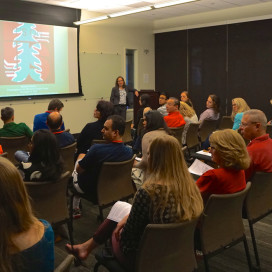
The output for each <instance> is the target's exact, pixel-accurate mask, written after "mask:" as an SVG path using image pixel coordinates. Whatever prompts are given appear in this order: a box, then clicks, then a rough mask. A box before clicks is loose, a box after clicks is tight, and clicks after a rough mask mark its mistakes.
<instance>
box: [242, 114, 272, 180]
mask: <svg viewBox="0 0 272 272" xmlns="http://www.w3.org/2000/svg"><path fill="white" fill-rule="evenodd" d="M266 125H267V119H266V116H265V114H264V113H263V112H262V111H260V110H249V111H245V112H244V115H243V118H242V122H241V126H240V130H241V134H242V136H243V137H244V138H245V139H247V140H250V143H249V144H248V146H247V151H248V153H249V156H250V158H251V164H250V167H249V168H248V169H247V170H246V171H245V172H246V180H250V178H251V177H252V175H253V174H254V173H255V172H257V171H260V172H272V139H271V138H269V135H268V134H266Z"/></svg>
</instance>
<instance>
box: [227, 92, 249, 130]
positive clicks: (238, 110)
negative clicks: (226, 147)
mask: <svg viewBox="0 0 272 272" xmlns="http://www.w3.org/2000/svg"><path fill="white" fill-rule="evenodd" d="M247 110H250V107H249V106H248V104H247V102H246V101H245V100H244V99H243V98H241V97H237V98H233V99H232V113H231V119H232V121H233V127H232V129H233V130H237V129H239V127H240V124H241V120H242V117H243V115H244V112H245V111H247Z"/></svg>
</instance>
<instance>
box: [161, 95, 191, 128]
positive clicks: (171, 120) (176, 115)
mask: <svg viewBox="0 0 272 272" xmlns="http://www.w3.org/2000/svg"><path fill="white" fill-rule="evenodd" d="M166 110H167V112H168V115H167V116H164V121H165V123H166V125H167V126H168V127H170V128H173V127H182V126H184V125H185V124H186V122H185V121H184V119H183V117H182V115H181V114H180V112H179V101H178V99H177V98H175V97H170V98H169V99H168V100H167V104H166Z"/></svg>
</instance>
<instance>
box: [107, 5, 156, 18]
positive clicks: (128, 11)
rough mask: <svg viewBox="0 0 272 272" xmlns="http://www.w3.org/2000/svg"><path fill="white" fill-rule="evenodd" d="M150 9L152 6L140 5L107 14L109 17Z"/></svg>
mask: <svg viewBox="0 0 272 272" xmlns="http://www.w3.org/2000/svg"><path fill="white" fill-rule="evenodd" d="M151 9H152V7H150V6H146V7H142V8H137V9H129V10H124V11H120V12H116V13H112V14H109V16H110V17H111V18H114V17H119V16H124V15H129V14H133V13H138V12H143V11H147V10H151Z"/></svg>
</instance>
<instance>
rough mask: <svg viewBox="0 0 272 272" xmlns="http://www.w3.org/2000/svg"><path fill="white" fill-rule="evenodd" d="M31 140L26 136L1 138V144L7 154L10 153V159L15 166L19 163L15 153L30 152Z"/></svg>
mask: <svg viewBox="0 0 272 272" xmlns="http://www.w3.org/2000/svg"><path fill="white" fill-rule="evenodd" d="M28 143H29V138H28V137H26V136H20V137H0V144H1V145H2V148H3V150H4V151H5V152H7V153H8V157H7V158H8V159H9V160H10V161H11V162H13V163H14V164H15V163H17V161H16V160H15V157H14V153H15V152H16V151H17V150H24V151H28Z"/></svg>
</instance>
